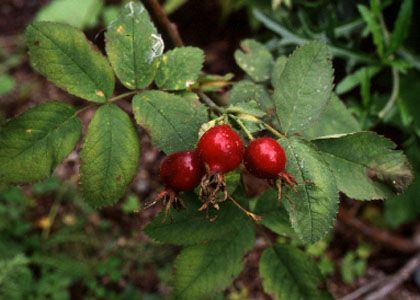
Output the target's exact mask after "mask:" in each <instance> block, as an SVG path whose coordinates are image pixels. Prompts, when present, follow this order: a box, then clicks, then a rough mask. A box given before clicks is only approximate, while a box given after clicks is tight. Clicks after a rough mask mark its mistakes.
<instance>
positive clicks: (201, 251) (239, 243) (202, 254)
mask: <svg viewBox="0 0 420 300" xmlns="http://www.w3.org/2000/svg"><path fill="white" fill-rule="evenodd" d="M254 236H255V232H254V227H253V225H252V224H250V222H249V221H248V220H247V221H246V222H245V223H243V224H242V226H240V227H238V228H237V231H236V232H234V233H233V234H232V235H228V236H226V237H223V238H222V239H219V240H215V241H208V242H206V243H203V244H199V245H195V246H189V247H187V248H185V249H184V250H182V252H181V254H180V255H179V256H178V257H177V259H176V261H175V269H176V271H175V295H176V299H185V300H188V299H203V298H204V297H209V296H211V295H213V294H214V293H216V292H218V291H221V290H223V289H225V288H226V287H227V286H229V285H230V282H231V281H232V280H233V279H234V278H235V277H236V276H238V275H239V273H240V272H241V270H242V268H243V265H242V257H243V255H244V254H245V252H247V251H248V250H250V249H251V248H252V246H253V245H254V239H255V237H254Z"/></svg>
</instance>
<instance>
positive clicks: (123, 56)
mask: <svg viewBox="0 0 420 300" xmlns="http://www.w3.org/2000/svg"><path fill="white" fill-rule="evenodd" d="M105 41H106V52H107V54H108V57H109V60H110V62H111V65H112V67H113V69H114V71H115V74H116V75H117V77H118V78H119V79H120V81H121V82H122V84H123V85H124V86H125V87H127V88H128V89H136V88H137V89H142V88H144V87H146V86H148V85H149V84H150V83H151V82H152V81H153V79H154V77H155V75H156V71H157V69H158V66H159V59H157V58H158V57H159V56H161V55H162V52H163V48H164V45H163V40H162V38H161V36H160V35H159V34H158V32H157V30H156V28H155V26H154V24H153V22H152V21H151V19H150V16H149V14H148V13H147V11H146V10H145V8H144V6H143V5H142V4H141V3H140V2H134V1H130V2H128V3H127V4H126V5H125V6H124V7H123V9H122V11H121V14H120V16H119V17H118V18H117V19H116V20H114V21H112V22H111V24H110V25H109V26H108V29H107V32H106V34H105Z"/></svg>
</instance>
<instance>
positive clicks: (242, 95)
mask: <svg viewBox="0 0 420 300" xmlns="http://www.w3.org/2000/svg"><path fill="white" fill-rule="evenodd" d="M251 101H255V102H256V103H258V105H259V107H260V109H261V110H263V111H265V112H266V113H267V114H268V115H273V114H274V104H273V100H272V99H271V97H270V94H269V93H268V91H267V89H266V88H265V87H264V86H262V85H260V84H256V83H253V82H252V81H249V80H242V81H239V82H237V83H235V84H234V85H233V88H232V90H231V91H230V93H229V104H233V105H235V104H239V103H244V102H251Z"/></svg>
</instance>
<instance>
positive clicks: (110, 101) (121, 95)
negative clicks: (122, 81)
mask: <svg viewBox="0 0 420 300" xmlns="http://www.w3.org/2000/svg"><path fill="white" fill-rule="evenodd" d="M138 92H139V91H138V90H135V91H130V92H127V93H123V94H120V95H118V96H115V97H112V98H111V99H109V100H108V103H112V102H115V101H118V100H121V99H123V98H125V97H128V96H131V95H134V94H137V93H138Z"/></svg>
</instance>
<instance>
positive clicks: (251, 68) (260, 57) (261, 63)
mask: <svg viewBox="0 0 420 300" xmlns="http://www.w3.org/2000/svg"><path fill="white" fill-rule="evenodd" d="M241 49H242V51H241V50H236V51H235V54H234V55H235V60H236V63H237V64H238V66H240V67H241V69H242V70H244V71H245V73H247V74H248V75H249V76H250V77H251V78H252V80H254V81H256V82H263V81H267V80H269V79H270V76H271V69H272V67H273V63H274V60H273V56H272V55H271V53H270V51H268V50H267V49H266V48H265V47H264V45H262V44H261V43H259V42H257V41H255V40H243V41H242V42H241Z"/></svg>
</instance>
